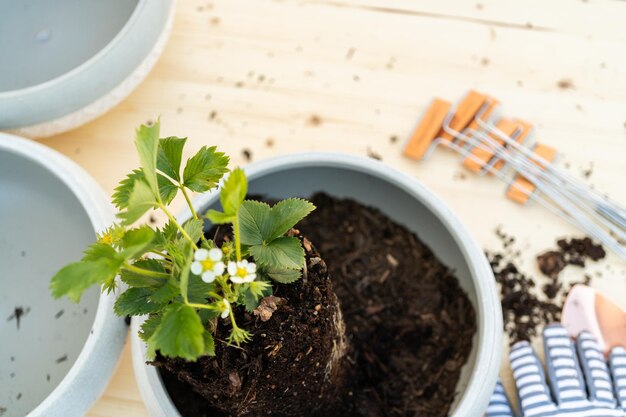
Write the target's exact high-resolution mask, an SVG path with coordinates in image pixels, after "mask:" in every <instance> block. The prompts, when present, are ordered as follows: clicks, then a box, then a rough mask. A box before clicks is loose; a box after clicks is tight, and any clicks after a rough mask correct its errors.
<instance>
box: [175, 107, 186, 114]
mask: <svg viewBox="0 0 626 417" xmlns="http://www.w3.org/2000/svg"><path fill="white" fill-rule="evenodd" d="M184 110H185V109H184V108H182V107H177V108H176V113H177V114H181V113H182V112H183V111H184Z"/></svg>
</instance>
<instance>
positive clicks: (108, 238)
mask: <svg viewBox="0 0 626 417" xmlns="http://www.w3.org/2000/svg"><path fill="white" fill-rule="evenodd" d="M100 243H104V244H105V245H111V244H113V236H111V233H105V234H103V235H102V237H100Z"/></svg>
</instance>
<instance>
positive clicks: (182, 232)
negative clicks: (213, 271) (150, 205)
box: [158, 202, 198, 250]
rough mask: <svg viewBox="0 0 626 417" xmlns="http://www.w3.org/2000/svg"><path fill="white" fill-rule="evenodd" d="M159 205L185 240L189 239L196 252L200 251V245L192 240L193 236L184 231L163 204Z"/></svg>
mask: <svg viewBox="0 0 626 417" xmlns="http://www.w3.org/2000/svg"><path fill="white" fill-rule="evenodd" d="M158 205H159V208H160V209H161V210H163V212H164V213H165V215H166V216H167V218H168V219H170V221H171V222H172V223H174V225H175V226H176V227H177V228H178V230H179V231H180V233H181V234H182V235H183V236H184V237H185V239H187V240H188V241H189V242H191V244H192V245H193V248H194V250H198V245H196V242H194V241H193V239H192V238H191V236H189V234H188V233H187V232H186V231H185V229H183V227H182V226H181V225H180V224H178V222H177V221H176V219H175V218H174V216H172V214H171V213H170V212H169V211H168V210H167V208H165V206H164V205H163V203H161V202H159V203H158Z"/></svg>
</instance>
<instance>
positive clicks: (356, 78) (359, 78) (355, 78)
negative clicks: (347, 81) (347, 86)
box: [352, 74, 361, 82]
mask: <svg viewBox="0 0 626 417" xmlns="http://www.w3.org/2000/svg"><path fill="white" fill-rule="evenodd" d="M352 81H355V82H359V81H361V77H359V76H358V75H356V74H354V75H353V76H352Z"/></svg>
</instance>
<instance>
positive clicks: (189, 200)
mask: <svg viewBox="0 0 626 417" xmlns="http://www.w3.org/2000/svg"><path fill="white" fill-rule="evenodd" d="M178 188H180V191H182V192H183V196H184V197H185V201H187V205H188V206H189V210H191V215H192V216H193V218H194V219H198V213H196V210H195V209H194V208H193V205H192V204H191V199H190V198H189V195H188V194H187V191H185V187H184V186H183V185H182V184H178Z"/></svg>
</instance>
